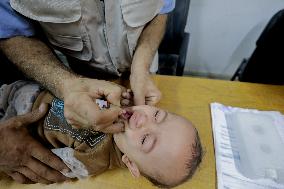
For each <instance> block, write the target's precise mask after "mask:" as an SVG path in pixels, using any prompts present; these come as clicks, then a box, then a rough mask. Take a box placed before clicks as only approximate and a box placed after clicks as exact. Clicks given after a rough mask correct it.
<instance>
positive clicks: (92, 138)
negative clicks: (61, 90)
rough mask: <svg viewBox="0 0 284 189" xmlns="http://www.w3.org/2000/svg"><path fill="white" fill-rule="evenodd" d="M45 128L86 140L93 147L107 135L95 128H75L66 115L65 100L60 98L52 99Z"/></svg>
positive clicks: (79, 139)
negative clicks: (68, 121)
mask: <svg viewBox="0 0 284 189" xmlns="http://www.w3.org/2000/svg"><path fill="white" fill-rule="evenodd" d="M44 129H46V130H51V131H59V132H61V133H64V134H68V135H69V136H71V137H72V138H73V139H75V140H77V141H78V142H85V143H86V144H87V145H89V146H90V147H91V148H94V147H95V146H96V145H97V144H98V143H100V142H101V141H102V140H103V139H104V138H105V137H106V135H105V134H104V133H101V132H97V131H94V130H93V129H75V128H72V126H71V125H69V124H68V123H67V121H66V119H65V117H64V102H63V101H61V100H59V99H56V98H55V99H54V100H53V101H52V106H51V109H50V111H49V113H48V115H47V117H46V119H45V124H44Z"/></svg>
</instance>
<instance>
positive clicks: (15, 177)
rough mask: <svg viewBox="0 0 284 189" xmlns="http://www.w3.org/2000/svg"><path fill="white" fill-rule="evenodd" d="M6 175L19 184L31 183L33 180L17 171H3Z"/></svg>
mask: <svg viewBox="0 0 284 189" xmlns="http://www.w3.org/2000/svg"><path fill="white" fill-rule="evenodd" d="M5 173H6V174H7V175H9V176H10V177H12V179H13V180H14V181H16V182H18V183H21V184H32V183H33V182H32V181H31V180H30V179H28V178H27V177H25V176H24V175H22V174H21V173H18V172H5Z"/></svg>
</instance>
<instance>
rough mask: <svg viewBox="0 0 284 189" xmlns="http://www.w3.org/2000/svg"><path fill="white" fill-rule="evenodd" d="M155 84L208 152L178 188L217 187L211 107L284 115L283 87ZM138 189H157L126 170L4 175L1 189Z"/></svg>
mask: <svg viewBox="0 0 284 189" xmlns="http://www.w3.org/2000/svg"><path fill="white" fill-rule="evenodd" d="M154 79H155V82H156V83H157V85H158V87H159V88H160V89H161V91H162V93H163V100H162V101H161V103H160V104H159V106H160V107H162V108H165V109H168V110H169V111H172V112H175V113H178V114H182V115H184V116H186V117H187V118H189V119H190V120H191V121H192V122H193V123H194V124H195V125H196V126H197V128H198V130H199V133H200V137H201V140H202V144H203V147H204V149H205V150H206V153H205V156H204V159H203V162H202V164H201V166H200V169H199V170H198V172H197V174H195V176H194V177H193V179H192V180H190V181H188V182H187V183H185V184H184V185H181V186H179V187H177V188H180V189H182V188H184V189H214V188H216V172H215V158H214V148H213V138H212V130H211V117H210V109H209V104H210V103H211V102H220V103H223V104H225V105H231V106H237V107H243V108H256V109H260V110H277V111H281V112H282V113H284V86H271V85H258V84H248V83H239V82H229V81H218V80H208V79H197V78H188V77H183V78H181V77H165V76H155V77H154ZM39 187H40V188H42V189H79V188H83V189H95V188H102V189H113V188H115V189H135V188H146V189H150V188H154V187H153V186H152V185H151V184H150V183H149V182H148V181H146V180H145V179H143V178H142V179H136V180H135V179H132V177H131V176H130V174H129V173H128V172H127V170H114V171H108V172H106V173H104V174H102V175H100V176H98V177H91V178H88V179H85V180H81V181H74V182H70V183H63V184H52V185H47V186H45V185H40V184H34V185H19V184H17V183H15V182H13V181H11V180H9V179H7V178H6V177H4V176H2V177H1V181H0V188H1V189H2V188H3V189H8V188H9V189H19V188H21V189H36V188H39Z"/></svg>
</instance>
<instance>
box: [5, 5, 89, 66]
mask: <svg viewBox="0 0 284 189" xmlns="http://www.w3.org/2000/svg"><path fill="white" fill-rule="evenodd" d="M10 4H11V6H12V8H13V9H14V10H16V11H17V12H19V13H21V14H23V15H24V16H26V17H28V18H30V19H32V20H35V21H38V22H39V23H40V25H41V27H42V28H43V30H44V32H45V33H46V36H47V38H48V39H49V41H50V43H51V44H52V45H53V46H54V47H55V48H57V49H58V50H60V51H62V52H63V53H66V54H68V55H70V56H72V57H75V58H78V59H80V60H84V61H89V60H91V58H92V51H91V43H90V39H89V37H88V35H87V31H86V27H85V25H84V23H83V21H82V15H81V14H82V13H81V5H80V0H48V1H43V0H29V1H22V0H10Z"/></svg>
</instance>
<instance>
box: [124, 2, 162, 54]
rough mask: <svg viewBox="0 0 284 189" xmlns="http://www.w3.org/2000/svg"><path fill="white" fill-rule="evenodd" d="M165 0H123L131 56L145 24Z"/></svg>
mask: <svg viewBox="0 0 284 189" xmlns="http://www.w3.org/2000/svg"><path fill="white" fill-rule="evenodd" d="M162 6H163V0H135V1H134V0H121V11H122V17H123V20H124V23H125V25H126V31H127V40H128V44H129V50H130V54H131V56H133V54H134V51H135V48H136V45H137V41H138V39H139V37H140V35H141V32H142V31H143V28H144V26H145V25H146V24H147V23H149V22H150V21H151V20H152V19H153V18H155V16H156V15H157V14H158V13H159V12H160V10H161V8H162Z"/></svg>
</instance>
